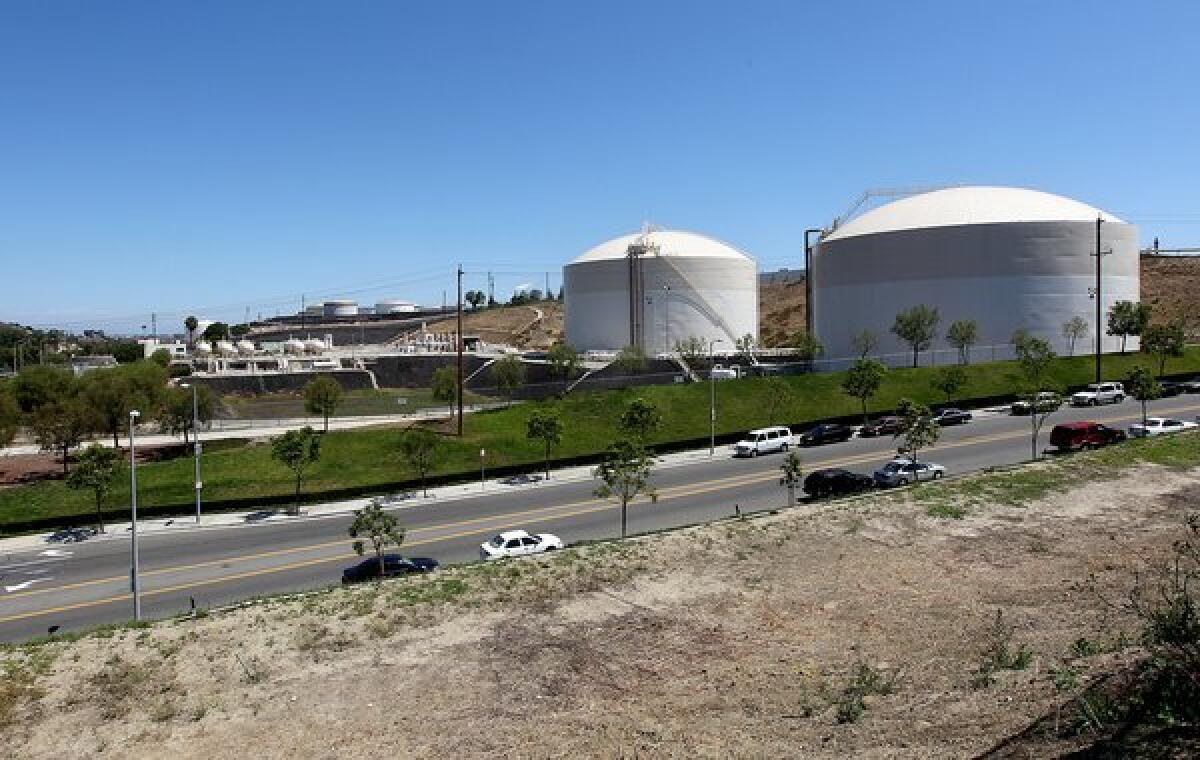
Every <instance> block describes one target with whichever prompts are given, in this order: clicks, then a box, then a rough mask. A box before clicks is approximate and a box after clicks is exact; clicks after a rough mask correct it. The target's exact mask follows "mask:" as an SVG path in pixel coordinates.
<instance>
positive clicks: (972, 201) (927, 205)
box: [822, 186, 1124, 242]
mask: <svg viewBox="0 0 1200 760" xmlns="http://www.w3.org/2000/svg"><path fill="white" fill-rule="evenodd" d="M1097 216H1099V217H1101V218H1102V219H1104V221H1105V222H1113V223H1116V224H1124V222H1123V221H1122V220H1120V219H1118V218H1117V217H1115V216H1113V215H1112V214H1107V213H1105V212H1103V211H1101V210H1100V209H1098V208H1096V207H1094V206H1089V205H1088V204H1086V203H1080V202H1079V201H1076V200H1072V199H1070V198H1065V197H1063V196H1061V195H1054V194H1053V193H1044V192H1042V191H1040V190H1030V189H1028V188H1023V187H989V186H968V187H950V188H946V189H944V190H933V191H931V192H928V193H920V194H919V195H912V196H909V197H907V198H901V199H900V200H897V201H892V202H891V203H888V204H886V205H884V206H880V207H879V208H876V209H872V210H870V211H868V212H867V213H865V214H863V215H862V216H859V217H856V218H854V219H851V220H850V221H848V222H846V223H845V224H843V225H842V226H841V227H838V228H837V229H836V230H834V231H833V232H831V233H829V234H828V235H826V236H825V237H824V238H822V242H825V241H829V240H840V239H842V238H848V237H854V236H856V235H873V234H875V233H877V232H894V231H896V230H916V229H923V228H926V227H955V226H960V225H967V224H1002V223H1005V222H1094V221H1096V217H1097Z"/></svg>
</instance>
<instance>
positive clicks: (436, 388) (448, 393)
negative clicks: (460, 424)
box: [430, 367, 458, 419]
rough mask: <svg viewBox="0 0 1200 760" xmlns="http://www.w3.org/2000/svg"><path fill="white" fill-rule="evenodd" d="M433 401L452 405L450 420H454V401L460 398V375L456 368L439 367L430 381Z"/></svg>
mask: <svg viewBox="0 0 1200 760" xmlns="http://www.w3.org/2000/svg"><path fill="white" fill-rule="evenodd" d="M430 390H431V391H432V392H433V400H434V401H441V402H442V403H443V404H449V405H450V418H451V419H454V401H455V399H457V398H458V374H457V373H456V371H455V369H454V367H438V368H437V369H436V370H434V371H433V379H432V380H431V381H430Z"/></svg>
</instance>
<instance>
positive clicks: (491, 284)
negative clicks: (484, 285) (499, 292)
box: [487, 272, 496, 306]
mask: <svg viewBox="0 0 1200 760" xmlns="http://www.w3.org/2000/svg"><path fill="white" fill-rule="evenodd" d="M494 303H496V276H495V275H493V274H492V273H491V272H488V300H487V305H488V306H491V305H492V304H494Z"/></svg>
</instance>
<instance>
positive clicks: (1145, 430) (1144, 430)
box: [1129, 417, 1200, 438]
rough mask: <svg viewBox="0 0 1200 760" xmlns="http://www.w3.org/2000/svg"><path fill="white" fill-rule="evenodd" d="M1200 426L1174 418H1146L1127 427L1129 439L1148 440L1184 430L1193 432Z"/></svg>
mask: <svg viewBox="0 0 1200 760" xmlns="http://www.w3.org/2000/svg"><path fill="white" fill-rule="evenodd" d="M1198 427H1200V425H1198V424H1196V423H1195V422H1188V421H1186V420H1179V419H1175V418H1174V417H1147V418H1146V421H1145V422H1144V423H1143V422H1138V423H1136V424H1134V425H1130V426H1129V436H1130V437H1131V438H1149V437H1151V436H1156V435H1166V434H1168V433H1182V432H1183V431H1184V430H1195V429H1196V428H1198Z"/></svg>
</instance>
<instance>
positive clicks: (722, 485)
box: [0, 406, 1200, 623]
mask: <svg viewBox="0 0 1200 760" xmlns="http://www.w3.org/2000/svg"><path fill="white" fill-rule="evenodd" d="M1183 409H1185V410H1193V409H1200V406H1187V407H1183ZM1028 435H1029V432H1028V431H1018V432H1010V433H997V434H994V435H990V436H979V437H975V438H970V439H967V440H964V441H958V442H955V443H949V444H945V445H942V446H939V447H938V450H939V451H944V450H947V449H957V448H965V447H968V446H975V445H980V444H984V443H995V442H998V441H1005V440H1013V439H1016V438H1025V437H1026V436H1028ZM879 456H880V453H878V452H872V453H864V454H858V455H854V456H848V457H840V458H837V457H835V458H833V459H830V460H826V461H821V462H814V464H817V465H819V466H822V467H830V466H846V465H852V464H860V463H862V462H869V461H873V460H878V458H879ZM778 477H779V475H778V474H777V473H774V472H767V473H753V474H744V475H735V476H731V477H728V478H721V479H716V480H710V481H706V482H703V483H697V484H694V485H690V486H674V487H672V488H667V489H664V490H663V491H662V492H661V493H660V494H659V500H660V501H665V500H669V499H678V498H682V497H686V496H697V495H700V494H705V493H713V492H716V491H724V490H728V489H730V488H734V487H737V486H743V485H750V484H753V483H758V482H765V481H769V480H776V479H777V478H778ZM612 507H613V504H612V503H611V502H608V501H603V500H599V499H591V500H585V501H576V502H569V503H567V504H561V505H557V506H552V507H538V508H535V509H529V510H523V511H520V512H510V513H505V514H503V515H493V516H490V517H479V518H473V519H470V520H462V521H459V522H454V523H445V524H442V525H431V526H427V527H424V528H415V529H414V530H413V531H412V532H413V533H419V534H425V533H434V532H438V531H442V530H446V529H452V528H460V527H463V526H466V525H476V526H478V525H479V524H480V523H490V524H489V525H488V526H487V527H476V528H472V529H470V530H464V531H459V532H457V533H449V534H445V535H438V536H432V537H429V538H425V539H422V540H417V541H408V542H406V543H405V545H406V546H422V545H426V544H432V543H438V542H441V541H448V540H452V539H455V538H464V537H467V536H471V535H479V534H480V533H487V532H491V531H492V530H495V529H497V528H498V527H503V526H504V525H506V524H510V523H511V520H512V519H513V518H514V517H521V516H527V515H540V516H543V519H546V520H561V519H565V518H568V517H576V516H579V515H584V514H589V513H593V512H598V511H602V510H605V509H610V508H612ZM561 510H569V511H565V512H563V511H561ZM550 513H553V514H550ZM498 520H503V521H504V522H497V521H498ZM345 543H346V542H345V540H338V541H326V542H322V543H319V544H312V545H309V546H302V547H294V548H291V549H279V550H274V551H268V552H261V553H259V554H249V555H243V556H241V557H230V558H225V559H221V560H212V561H207V562H200V563H195V564H191V565H180V566H175V567H168V568H160V569H158V570H151V571H148V572H146V573H143V574H142V575H145V576H148V575H161V574H164V573H178V572H182V571H186V570H193V569H200V568H204V567H211V566H214V565H224V564H229V563H234V562H244V561H248V560H254V559H262V558H265V557H273V556H281V555H286V554H294V553H297V552H303V551H315V550H319V549H325V548H330V547H334V546H345ZM354 556H357V555H353V554H340V553H339V554H337V555H335V556H330V557H318V558H314V559H308V560H301V561H298V562H292V563H288V564H285V565H278V566H275V567H269V568H261V569H258V570H248V571H244V572H240V573H234V574H231V575H223V576H221V577H219V578H211V579H208V580H200V581H192V582H189V583H182V584H177V585H174V586H166V587H163V588H161V589H153V590H148V591H143V592H142V596H143V597H148V596H159V595H162V594H168V593H173V592H177V591H183V590H186V589H193V588H200V587H203V586H211V585H214V584H219V583H227V582H229V581H233V580H239V579H244V578H252V577H256V576H261V575H268V574H271V573H281V572H287V571H289V570H295V569H299V568H303V567H309V566H312V565H319V564H326V563H329V562H339V561H344V560H345V559H346V558H348V557H354ZM124 580H126V578H125V576H115V577H111V578H102V579H95V580H90V581H82V582H80V583H76V584H70V585H66V586H58V587H55V588H48V589H38V590H34V591H26V592H23V593H20V594H12V595H10V596H12V597H21V596H32V595H34V594H46V593H56V592H61V591H65V590H69V589H74V588H81V587H86V586H94V585H99V584H104V583H112V582H116V581H124ZM128 600H129V595H128V594H122V595H120V596H113V597H106V598H102V599H94V600H89V601H84V602H77V603H74V604H67V605H62V606H59V607H49V608H46V609H42V610H34V611H30V612H24V613H18V614H15V615H9V616H5V617H0V623H8V622H12V621H15V620H22V619H26V618H30V617H38V616H42V615H51V614H54V613H57V612H66V611H70V610H76V609H84V608H88V607H98V606H102V605H106V604H114V603H117V602H127V601H128Z"/></svg>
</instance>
